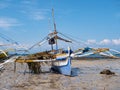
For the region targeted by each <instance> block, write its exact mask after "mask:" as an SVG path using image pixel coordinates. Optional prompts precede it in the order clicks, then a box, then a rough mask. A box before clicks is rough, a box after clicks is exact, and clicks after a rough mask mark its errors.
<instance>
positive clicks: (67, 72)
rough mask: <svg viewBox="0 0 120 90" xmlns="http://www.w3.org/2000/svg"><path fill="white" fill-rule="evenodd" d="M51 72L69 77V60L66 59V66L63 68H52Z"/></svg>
mask: <svg viewBox="0 0 120 90" xmlns="http://www.w3.org/2000/svg"><path fill="white" fill-rule="evenodd" d="M52 70H53V71H55V72H58V73H60V74H63V75H71V58H68V63H67V65H64V66H53V67H52Z"/></svg>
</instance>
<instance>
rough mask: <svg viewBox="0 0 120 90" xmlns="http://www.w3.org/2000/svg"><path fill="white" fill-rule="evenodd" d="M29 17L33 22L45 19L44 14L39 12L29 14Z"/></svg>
mask: <svg viewBox="0 0 120 90" xmlns="http://www.w3.org/2000/svg"><path fill="white" fill-rule="evenodd" d="M30 17H31V18H33V19H34V20H43V19H45V15H44V12H41V11H36V12H31V14H30Z"/></svg>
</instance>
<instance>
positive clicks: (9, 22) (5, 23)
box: [0, 18, 20, 29]
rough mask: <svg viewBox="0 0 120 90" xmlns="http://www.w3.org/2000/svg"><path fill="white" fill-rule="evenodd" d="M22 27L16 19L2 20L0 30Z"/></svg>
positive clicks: (0, 20)
mask: <svg viewBox="0 0 120 90" xmlns="http://www.w3.org/2000/svg"><path fill="white" fill-rule="evenodd" d="M18 25H20V24H19V23H18V21H17V20H16V19H14V18H0V28H3V29H6V28H10V27H13V26H18Z"/></svg>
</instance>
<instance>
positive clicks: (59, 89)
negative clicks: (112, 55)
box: [0, 59, 120, 90]
mask: <svg viewBox="0 0 120 90" xmlns="http://www.w3.org/2000/svg"><path fill="white" fill-rule="evenodd" d="M72 67H73V68H74V70H76V72H77V73H78V76H75V77H70V76H64V75H60V74H55V73H50V72H49V68H46V72H45V73H41V74H29V73H28V69H27V65H23V64H18V63H17V68H16V71H15V72H14V63H8V64H6V65H5V70H3V71H2V72H0V90H120V59H102V60H72ZM103 69H109V70H111V71H113V72H115V75H103V74H100V72H101V71H102V70H103ZM24 72H26V73H24Z"/></svg>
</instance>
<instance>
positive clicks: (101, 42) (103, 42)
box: [87, 38, 120, 46]
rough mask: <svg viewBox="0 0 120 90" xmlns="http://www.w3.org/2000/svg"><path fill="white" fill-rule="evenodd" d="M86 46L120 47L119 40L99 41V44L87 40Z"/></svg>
mask: <svg viewBox="0 0 120 90" xmlns="http://www.w3.org/2000/svg"><path fill="white" fill-rule="evenodd" d="M87 44H88V45H90V44H91V45H92V44H93V45H94V44H96V45H102V46H103V45H107V46H111V45H115V46H118V45H120V38H119V39H112V40H111V39H103V40H101V41H99V42H97V41H96V40H87Z"/></svg>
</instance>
